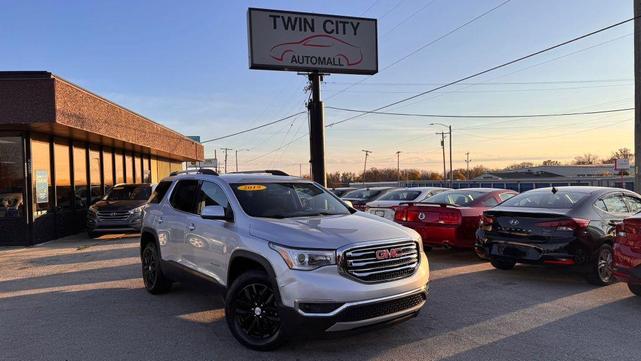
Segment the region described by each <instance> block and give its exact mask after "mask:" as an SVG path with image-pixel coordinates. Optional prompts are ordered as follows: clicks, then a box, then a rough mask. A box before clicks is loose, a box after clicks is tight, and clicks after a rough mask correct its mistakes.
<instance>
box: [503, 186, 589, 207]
mask: <svg viewBox="0 0 641 361" xmlns="http://www.w3.org/2000/svg"><path fill="white" fill-rule="evenodd" d="M588 195H589V193H587V192H577V191H564V190H559V191H557V192H556V193H552V191H550V190H545V191H530V192H526V193H521V194H519V195H516V196H514V197H512V198H510V199H508V200H507V201H505V202H503V203H501V205H502V206H506V207H524V208H554V209H570V208H573V207H574V206H575V205H576V204H577V203H579V202H580V201H581V200H582V199H584V198H585V197H587V196H588Z"/></svg>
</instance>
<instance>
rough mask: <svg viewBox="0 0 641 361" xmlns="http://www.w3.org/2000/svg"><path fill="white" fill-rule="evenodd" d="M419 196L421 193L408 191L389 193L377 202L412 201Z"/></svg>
mask: <svg viewBox="0 0 641 361" xmlns="http://www.w3.org/2000/svg"><path fill="white" fill-rule="evenodd" d="M419 195H421V191H409V190H400V191H393V192H389V193H387V194H386V195H384V196H382V197H381V198H379V199H378V200H379V201H413V200H415V199H416V198H417V197H418V196H419Z"/></svg>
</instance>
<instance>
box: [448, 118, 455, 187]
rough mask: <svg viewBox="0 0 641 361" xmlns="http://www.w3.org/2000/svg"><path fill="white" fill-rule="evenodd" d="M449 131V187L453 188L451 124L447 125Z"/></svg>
mask: <svg viewBox="0 0 641 361" xmlns="http://www.w3.org/2000/svg"><path fill="white" fill-rule="evenodd" d="M448 128H449V131H450V188H454V168H452V126H451V125H450V126H448Z"/></svg>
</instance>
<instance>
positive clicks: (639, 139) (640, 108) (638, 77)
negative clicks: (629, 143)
mask: <svg viewBox="0 0 641 361" xmlns="http://www.w3.org/2000/svg"><path fill="white" fill-rule="evenodd" d="M640 16H641V0H634V18H635V19H634V105H635V106H634V191H635V192H639V191H641V34H639V32H641V18H640Z"/></svg>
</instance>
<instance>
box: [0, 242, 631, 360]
mask: <svg viewBox="0 0 641 361" xmlns="http://www.w3.org/2000/svg"><path fill="white" fill-rule="evenodd" d="M137 242H138V240H137V239H136V238H124V237H119V236H110V237H103V239H97V240H87V239H79V238H78V237H69V238H66V239H63V240H58V241H55V242H50V243H47V244H44V245H41V246H37V247H32V248H25V249H2V250H0V325H1V327H0V359H3V360H114V359H119V360H192V359H193V360H231V359H239V360H240V359H250V358H251V359H259V360H263V359H274V360H303V359H305V360H307V359H331V360H360V359H381V360H383V359H385V360H391V359H394V360H475V361H478V360H638V359H639V354H640V352H641V344H640V343H639V335H641V298H639V297H634V296H632V294H631V293H630V292H629V291H628V290H627V287H626V286H625V285H622V284H617V285H613V286H609V287H605V288H595V287H593V286H590V285H588V284H587V283H586V282H585V281H584V280H583V278H582V277H581V276H580V275H578V274H575V273H572V272H568V271H567V270H565V269H559V268H556V269H550V268H545V269H544V268H539V267H532V266H517V268H516V269H515V270H514V271H507V272H506V271H498V270H494V269H493V268H492V267H491V266H490V265H489V264H487V263H484V262H481V261H480V260H478V259H476V258H475V256H473V255H472V254H471V253H467V252H453V251H445V250H438V251H433V252H432V253H430V255H429V257H430V262H431V269H432V280H431V285H430V288H431V291H430V297H429V301H428V304H427V306H426V307H425V308H424V310H423V311H422V313H421V314H420V316H419V317H417V318H415V319H412V320H410V321H408V322H405V323H401V324H398V325H395V326H392V327H390V328H385V329H377V330H374V331H370V332H366V333H361V334H357V335H354V336H350V337H340V338H336V337H333V338H332V337H330V338H323V339H309V340H300V341H297V342H294V343H289V344H287V345H285V346H284V347H282V348H281V349H279V350H277V351H274V352H270V353H258V352H254V351H250V350H247V349H245V348H243V347H241V346H240V345H239V344H238V343H237V342H236V341H235V340H234V339H233V338H232V336H231V334H230V333H229V332H228V330H227V326H226V324H225V322H224V314H223V310H222V297H221V294H220V293H219V292H218V291H216V290H215V289H211V290H208V291H207V292H202V291H203V289H202V288H201V287H195V286H193V285H185V286H178V287H175V289H174V290H173V292H171V293H169V294H167V295H163V296H152V295H150V294H148V293H147V292H146V291H145V290H144V289H143V283H142V280H141V279H140V276H139V274H140V272H139V259H138V249H137V247H138V243H137Z"/></svg>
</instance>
